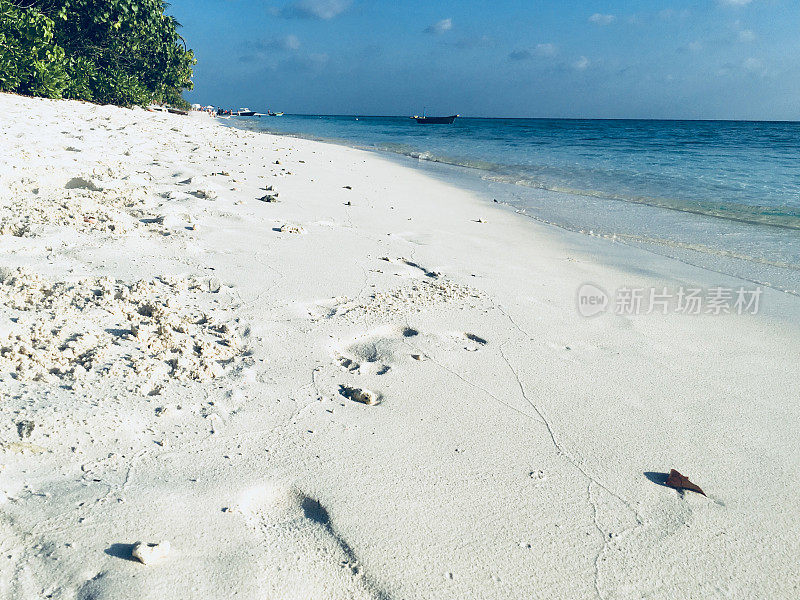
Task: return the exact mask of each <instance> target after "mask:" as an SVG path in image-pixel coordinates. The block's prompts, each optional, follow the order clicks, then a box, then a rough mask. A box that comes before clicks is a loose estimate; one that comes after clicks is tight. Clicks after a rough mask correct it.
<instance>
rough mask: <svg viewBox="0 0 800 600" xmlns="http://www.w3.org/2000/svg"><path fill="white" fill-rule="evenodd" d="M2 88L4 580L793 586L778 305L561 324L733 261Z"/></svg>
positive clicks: (36, 587)
mask: <svg viewBox="0 0 800 600" xmlns="http://www.w3.org/2000/svg"><path fill="white" fill-rule="evenodd" d="M0 108H2V109H3V114H4V119H7V123H8V126H7V127H4V131H3V132H2V134H0V145H2V148H3V149H4V154H5V155H6V156H8V157H9V159H8V160H7V161H6V162H5V164H4V165H3V166H4V171H5V175H4V176H3V178H2V184H3V186H8V192H5V191H4V190H3V189H2V188H0V208H2V210H3V212H2V218H3V226H4V227H6V228H8V230H7V231H8V232H6V231H4V235H2V236H0V244H2V246H0V250H2V252H3V255H4V257H5V259H4V261H3V264H2V267H3V275H2V277H1V278H0V294H2V297H3V303H2V305H1V306H0V339H6V338H7V337H8V336H12V337H13V336H21V338H22V339H18V338H14V339H15V340H16V341H13V342H8V341H5V342H2V343H0V346H2V347H3V348H4V351H3V353H2V354H0V367H2V370H0V373H2V379H3V383H4V392H3V398H2V403H0V414H1V415H2V422H1V423H2V424H0V445H2V450H0V465H3V467H4V468H3V469H2V470H0V531H2V532H3V536H2V537H3V540H4V546H3V550H4V552H3V556H4V559H3V563H2V564H0V591H2V592H4V593H5V594H1V595H6V596H8V597H20V598H22V597H26V596H35V595H39V594H41V593H42V591H43V590H44V591H46V592H47V593H52V594H54V597H63V598H68V597H79V598H81V597H93V598H98V599H99V598H115V599H125V598H131V599H133V598H137V599H141V598H156V597H159V598H176V599H177V598H181V599H184V598H204V597H219V596H220V593H221V590H225V594H226V595H234V594H239V595H240V596H242V597H255V596H257V595H261V596H264V595H266V596H270V595H273V596H275V597H281V598H295V597H296V598H304V597H311V596H313V597H325V598H451V597H478V596H480V597H486V598H508V597H531V598H539V597H541V598H554V597H556V598H561V597H563V598H574V597H618V598H625V597H631V598H632V597H641V596H648V595H661V594H667V593H668V594H670V595H671V596H673V597H677V598H680V597H685V598H690V597H696V596H698V595H706V596H707V595H711V594H713V593H714V592H713V590H718V589H721V588H724V589H726V590H728V591H729V592H730V596H731V597H736V598H739V597H740V598H747V597H753V596H758V595H762V594H766V595H768V596H770V597H773V598H783V597H785V598H789V597H791V596H792V594H793V593H794V592H795V591H796V590H797V588H798V585H800V580H798V576H797V573H796V569H795V568H794V563H795V560H794V551H793V548H794V538H795V537H796V533H797V532H798V530H800V528H799V527H798V525H799V524H800V523H799V519H798V517H797V515H798V514H800V504H798V502H800V501H798V499H797V497H796V494H792V492H791V490H792V489H794V488H795V487H796V486H797V485H798V484H800V478H799V477H800V476H798V474H797V472H796V469H795V468H794V467H793V465H796V464H797V462H798V459H800V455H798V450H797V447H798V445H797V444H796V439H797V435H796V432H795V431H794V424H795V423H796V422H797V418H798V416H800V415H798V411H799V410H800V409H799V408H798V407H797V406H796V402H795V401H794V400H795V399H796V398H797V397H798V392H800V388H798V383H797V381H796V378H795V377H794V373H793V369H792V366H793V365H796V364H798V361H800V342H799V341H798V340H800V336H798V335H797V333H798V332H797V321H796V320H794V321H792V319H791V315H792V314H796V312H795V311H796V310H797V307H796V304H797V302H796V299H795V298H793V297H789V296H787V295H786V294H782V293H779V292H777V291H774V290H769V289H767V290H765V291H764V295H763V298H762V300H763V306H762V311H760V312H759V314H758V315H741V316H739V315H727V316H718V317H717V316H710V315H709V316H698V317H696V318H692V317H691V316H688V315H680V314H674V313H669V314H666V315H662V314H658V311H656V314H650V315H645V314H640V315H628V316H617V315H614V314H605V315H602V316H598V317H595V318H584V317H582V316H581V315H580V314H579V312H578V307H577V306H576V295H577V293H578V289H579V288H580V286H581V285H583V284H586V283H592V284H594V285H596V286H598V287H601V288H603V289H605V290H608V291H611V290H616V289H620V288H623V287H626V288H642V289H648V288H658V287H662V286H668V287H670V288H675V289H677V288H678V287H680V286H687V287H689V286H698V285H700V286H705V287H707V286H712V285H730V286H731V287H735V286H736V285H737V282H736V280H735V279H734V278H727V277H717V276H715V275H713V274H710V273H709V272H706V271H704V270H702V269H700V268H696V267H691V266H685V265H680V264H675V263H674V262H665V261H670V260H671V259H667V258H664V257H661V256H658V255H653V254H651V253H649V252H646V251H645V250H642V249H636V248H632V247H630V246H624V245H619V244H610V243H604V241H603V240H602V239H598V238H592V237H588V236H582V235H579V234H574V235H569V233H565V232H564V231H563V230H557V229H554V228H553V226H551V227H545V226H543V224H541V223H538V222H535V221H533V220H531V219H522V218H520V215H518V214H516V212H515V210H514V209H513V208H512V207H506V206H500V205H495V204H493V203H491V201H489V202H485V201H484V199H482V198H481V197H479V196H478V195H476V194H475V193H472V192H470V191H467V190H464V189H459V188H456V187H453V186H451V185H449V184H448V183H445V182H443V181H441V180H437V179H436V178H433V177H430V176H428V175H426V174H425V173H422V172H421V171H418V170H414V169H409V168H406V167H402V166H400V165H398V164H394V163H393V162H392V161H390V160H387V159H384V158H381V157H379V156H376V155H374V154H373V153H369V152H366V151H361V150H353V149H350V148H346V147H341V146H335V145H331V144H323V143H320V142H311V141H308V140H303V139H298V138H288V137H283V138H282V137H279V136H275V135H273V134H257V133H251V132H245V131H241V130H235V129H232V128H227V127H218V126H217V125H218V124H217V123H214V122H212V121H210V120H209V121H208V122H205V120H197V121H196V120H187V119H185V118H183V117H178V116H171V115H170V116H162V115H152V114H150V113H145V112H143V111H125V110H124V109H116V108H113V107H96V106H87V105H82V104H78V103H71V102H67V101H58V102H56V101H44V100H32V99H17V98H14V97H9V96H6V95H0ZM34 109H35V110H34ZM34 112H35V113H37V115H38V119H37V121H35V122H34V121H33V120H32V119H30V115H31V114H32V113H34ZM0 160H3V159H0ZM276 161H277V162H276ZM270 186H271V187H272V188H273V189H271V190H270V189H268V188H269V187H270ZM269 196H272V200H276V201H268V200H267V197H269ZM261 198H263V199H264V200H260V199H261ZM665 265H666V269H665ZM20 266H24V267H26V268H27V270H28V271H27V273H22V274H19V273H18V272H17V271H16V269H17V267H20ZM665 271H666V272H665ZM83 277H88V281H86V282H84V283H81V282H80V279H81V278H83ZM34 334H35V335H34ZM19 365H22V366H23V367H24V368H23V369H22V370H19V368H18V367H19ZM38 372H41V376H40V378H39V379H37V378H36V377H35V375H36V373H38ZM12 373H16V375H15V376H11V374H12ZM21 374H25V375H26V376H25V377H23V376H22V375H21ZM28 375H33V377H28ZM20 423H23V425H20ZM26 423H31V424H32V425H31V426H30V429H28V427H29V426H28V425H24V424H26ZM671 468H675V469H678V470H680V471H681V472H682V473H683V474H685V475H688V476H689V477H690V478H691V479H692V481H693V482H695V483H697V484H698V485H700V486H701V487H702V488H703V490H704V491H705V492H706V493H707V494H708V497H707V498H706V497H704V496H700V495H697V494H692V493H688V492H687V493H685V494H679V493H677V492H676V491H675V490H672V489H669V488H666V487H664V486H663V485H659V484H658V477H657V476H656V475H657V474H658V473H667V472H669V470H670V469H671ZM648 474H649V475H648ZM756 491H757V494H756V493H755V492H756ZM162 540H163V541H169V542H170V547H171V550H170V553H169V556H168V557H166V559H165V560H164V561H163V562H162V563H159V564H154V565H142V564H139V563H136V562H132V561H131V560H128V559H129V558H130V552H131V546H132V544H134V543H135V542H137V541H144V542H151V543H156V542H161V541H162ZM732 565H735V567H736V569H737V571H736V574H735V575H734V574H732V569H731V566H732ZM689 572H702V573H703V574H704V575H703V577H702V578H698V579H692V578H689V577H685V576H683V575H680V574H681V573H689Z"/></svg>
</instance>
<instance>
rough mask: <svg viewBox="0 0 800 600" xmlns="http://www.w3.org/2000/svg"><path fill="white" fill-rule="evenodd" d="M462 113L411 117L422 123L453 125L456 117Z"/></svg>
mask: <svg viewBox="0 0 800 600" xmlns="http://www.w3.org/2000/svg"><path fill="white" fill-rule="evenodd" d="M459 116H460V115H450V116H449V117H425V116H422V117H420V116H418V115H414V116H413V117H411V118H412V119H414V120H415V121H416V122H417V123H418V124H420V125H452V124H453V121H455V120H456V117H459Z"/></svg>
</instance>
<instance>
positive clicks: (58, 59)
mask: <svg viewBox="0 0 800 600" xmlns="http://www.w3.org/2000/svg"><path fill="white" fill-rule="evenodd" d="M167 6H168V5H167V4H166V3H165V2H163V1H162V0H106V1H104V2H97V1H96V0H0V32H4V31H5V29H6V28H8V29H9V30H10V31H18V30H20V29H21V26H20V25H19V23H20V22H26V21H24V19H23V17H25V18H27V19H28V20H37V19H38V20H41V22H42V23H43V25H40V26H39V29H42V32H41V33H39V31H38V30H37V31H35V32H34V35H32V36H31V35H29V34H25V35H17V36H16V38H13V39H22V40H23V41H25V40H29V39H33V40H34V41H33V42H26V43H28V45H31V44H32V45H33V46H34V47H35V48H39V47H42V48H47V49H48V51H49V52H51V53H53V54H52V60H51V62H53V63H55V64H56V65H60V69H61V71H60V72H62V73H63V74H64V75H63V76H62V80H63V81H60V83H59V85H55V84H54V85H52V86H51V88H48V89H47V90H46V91H45V92H35V91H26V90H31V89H33V88H32V87H31V86H30V85H29V84H28V83H27V82H28V81H35V78H31V77H29V76H28V75H26V74H27V73H29V72H30V71H31V68H30V67H28V68H27V69H28V70H27V71H24V72H23V70H22V69H20V68H19V67H17V68H16V69H15V72H18V73H21V75H20V76H19V77H16V78H14V79H11V78H9V80H8V82H5V81H4V80H2V79H0V89H6V90H9V91H20V92H22V93H32V94H36V95H47V96H50V97H60V96H64V97H68V98H77V99H83V100H93V101H96V102H102V103H111V104H120V105H125V106H128V105H132V104H147V103H149V102H167V103H171V104H173V105H178V104H185V101H184V100H183V98H182V96H181V93H182V92H183V90H185V89H191V88H192V81H191V77H192V66H193V65H194V64H195V62H196V61H195V59H194V55H193V53H192V51H191V50H188V49H187V48H186V45H185V43H184V41H183V38H181V36H180V35H179V34H178V28H179V27H180V25H179V23H178V22H177V21H176V20H175V19H174V18H173V17H171V16H169V15H167V14H166V12H165V11H166V8H167ZM6 9H8V11H6ZM6 15H8V16H6ZM26 27H28V29H26V31H29V29H30V26H26ZM0 35H2V34H0ZM9 37H13V36H9ZM2 40H3V38H0V44H2V43H3V41H2ZM20 45H24V44H20ZM15 56H16V55H15ZM11 60H12V61H13V62H14V63H15V64H16V63H21V62H22V61H21V59H17V58H12V59H11ZM41 62H42V59H39V61H38V63H37V65H39V63H41ZM46 64H49V63H46ZM53 69H55V66H54V67H53ZM15 84H16V87H14V85H15ZM26 86H27V87H26ZM40 87H41V86H40Z"/></svg>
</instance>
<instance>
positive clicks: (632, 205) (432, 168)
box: [224, 123, 800, 296]
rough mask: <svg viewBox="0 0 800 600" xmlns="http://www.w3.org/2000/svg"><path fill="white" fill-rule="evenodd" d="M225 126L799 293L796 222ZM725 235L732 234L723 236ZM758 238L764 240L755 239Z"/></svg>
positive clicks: (349, 142)
mask: <svg viewBox="0 0 800 600" xmlns="http://www.w3.org/2000/svg"><path fill="white" fill-rule="evenodd" d="M224 126H225V127H232V128H237V129H240V130H243V131H255V132H265V133H270V134H273V135H278V136H281V135H285V136H287V137H289V138H291V139H306V140H311V141H317V142H321V143H328V144H334V145H337V146H343V147H347V148H353V149H357V150H363V151H367V152H370V153H374V154H375V155H377V156H381V157H383V158H387V159H389V160H391V161H393V162H395V163H396V164H399V165H404V166H407V167H411V168H414V169H417V170H420V171H421V172H423V173H427V174H429V175H433V176H434V177H436V178H437V179H440V180H442V181H445V182H448V183H450V184H452V185H456V186H457V187H460V188H462V189H467V190H469V191H471V192H472V193H475V194H478V195H480V196H483V197H485V198H487V199H489V198H493V197H494V198H500V200H499V201H500V202H501V203H503V204H508V205H511V206H513V207H514V208H515V209H519V212H521V213H522V214H524V215H525V216H528V217H530V218H532V219H534V220H536V221H539V222H541V223H544V224H546V225H552V226H556V227H558V228H560V229H563V230H565V231H571V232H577V233H580V234H584V235H588V236H593V237H597V238H605V239H607V240H610V241H613V242H619V243H624V244H627V245H629V246H632V247H636V248H644V249H646V250H648V251H650V252H653V253H655V254H660V255H662V256H665V257H667V258H672V259H675V260H678V261H681V262H684V263H687V264H690V265H693V266H696V267H699V268H705V269H709V270H711V271H715V272H718V273H720V274H721V275H723V276H731V277H737V278H741V279H743V280H746V281H748V282H751V283H753V284H756V285H761V286H765V287H771V288H773V289H776V290H778V291H781V292H784V293H787V294H791V295H794V296H800V263H798V262H797V260H798V257H800V255H798V254H797V252H798V251H799V250H800V249H795V248H794V243H793V240H792V239H791V238H787V237H786V236H787V235H788V234H789V232H791V231H792V230H794V229H795V228H794V227H791V226H786V225H782V224H779V223H770V222H760V221H758V220H749V219H747V218H738V217H736V216H735V215H720V214H714V213H711V212H704V211H703V210H695V209H692V208H691V207H689V206H686V207H680V206H670V205H663V204H661V203H659V202H658V201H655V200H654V201H653V202H650V201H646V200H645V201H640V200H637V199H633V198H627V199H626V198H621V197H615V196H614V194H608V193H605V192H594V193H593V192H591V191H581V190H560V189H555V188H553V189H551V188H540V187H538V186H529V185H525V184H520V183H519V182H511V181H510V180H509V181H505V180H504V179H503V178H504V177H505V176H501V177H500V178H499V179H498V178H497V173H494V174H493V170H492V169H489V170H486V169H484V168H481V167H479V166H474V165H472V166H470V165H469V164H466V163H465V164H454V163H450V162H447V161H439V160H436V159H430V158H422V157H417V156H415V153H411V154H409V153H408V152H400V151H393V150H390V149H386V148H383V147H381V146H380V145H378V146H376V147H371V146H369V145H368V144H365V143H363V142H358V141H357V140H355V139H346V138H329V139H326V138H323V137H320V136H318V135H310V134H298V133H283V134H282V133H280V132H271V131H267V130H260V129H258V128H252V127H251V124H249V123H239V124H238V125H237V124H234V125H231V124H229V123H225V124H224ZM473 162H474V161H473ZM479 162H480V161H479ZM668 204H669V203H668ZM718 239H725V240H726V241H725V242H724V243H721V242H719V241H717V240H718ZM756 239H757V240H758V243H755V242H752V240H756Z"/></svg>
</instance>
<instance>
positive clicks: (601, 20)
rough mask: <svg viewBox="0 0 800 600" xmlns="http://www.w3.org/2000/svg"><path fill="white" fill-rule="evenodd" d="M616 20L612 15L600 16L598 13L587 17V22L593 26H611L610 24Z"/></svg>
mask: <svg viewBox="0 0 800 600" xmlns="http://www.w3.org/2000/svg"><path fill="white" fill-rule="evenodd" d="M616 20H617V17H615V16H614V15H602V14H600V13H594V14H593V15H592V16H591V17H589V21H590V22H592V23H594V24H595V25H611V23H613V22H614V21H616Z"/></svg>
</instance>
